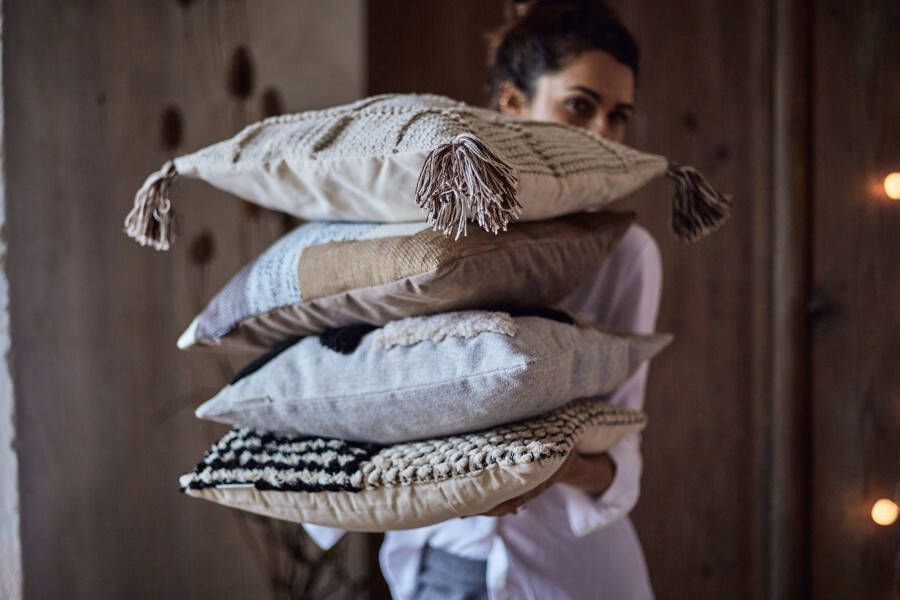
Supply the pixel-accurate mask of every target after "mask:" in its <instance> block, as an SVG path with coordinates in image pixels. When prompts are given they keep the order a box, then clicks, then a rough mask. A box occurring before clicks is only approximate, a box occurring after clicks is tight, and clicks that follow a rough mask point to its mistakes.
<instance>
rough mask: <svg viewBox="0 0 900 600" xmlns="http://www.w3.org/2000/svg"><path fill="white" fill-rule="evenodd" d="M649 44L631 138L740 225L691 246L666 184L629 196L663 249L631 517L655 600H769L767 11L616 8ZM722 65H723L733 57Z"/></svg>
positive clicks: (700, 4)
mask: <svg viewBox="0 0 900 600" xmlns="http://www.w3.org/2000/svg"><path fill="white" fill-rule="evenodd" d="M618 4H619V6H620V8H621V14H622V17H623V19H624V20H625V22H626V23H628V24H629V26H630V27H631V28H632V30H633V31H634V33H635V36H636V37H637V38H638V41H639V43H640V44H641V48H642V50H643V62H642V73H641V76H640V81H639V83H638V113H637V119H636V122H635V123H634V126H633V128H632V131H631V135H630V142H631V143H632V144H633V145H635V146H636V147H638V148H642V149H646V150H649V151H654V152H659V153H662V154H665V155H667V156H669V157H671V158H672V159H673V160H676V161H678V162H682V163H686V164H691V165H694V166H696V167H697V168H699V169H700V170H701V171H702V172H704V173H705V174H706V175H707V176H708V177H709V178H710V179H711V180H712V181H713V182H714V183H715V185H716V186H718V187H719V188H720V189H722V190H726V191H728V192H731V193H732V194H733V195H734V201H735V209H734V214H733V217H732V220H731V222H730V223H729V224H727V225H726V226H725V227H724V228H723V229H722V230H720V232H719V233H718V234H716V235H714V236H711V237H710V238H709V239H706V240H704V241H702V242H700V243H698V244H695V245H692V246H685V245H683V244H680V243H678V242H676V241H674V240H673V239H672V237H671V235H669V232H668V222H669V216H668V202H667V201H668V197H669V195H670V194H671V189H670V184H669V183H668V182H666V183H664V184H659V185H655V186H653V187H651V188H649V189H647V190H645V191H643V192H641V193H639V194H638V195H637V196H636V198H635V199H634V200H633V201H631V202H629V204H630V205H631V206H633V207H634V208H635V209H636V210H637V211H638V212H639V214H640V217H641V222H642V223H643V224H644V225H645V226H646V227H648V228H649V229H650V230H651V232H652V233H653V235H654V237H655V238H656V240H657V242H658V243H659V244H660V248H661V251H662V256H663V264H664V287H663V298H662V307H661V311H660V318H659V322H658V329H660V330H661V331H671V332H674V333H675V342H674V344H673V345H672V346H671V347H670V348H668V349H667V350H666V352H664V353H663V355H662V356H660V357H659V359H658V360H657V361H655V363H654V365H653V367H652V368H651V375H650V385H649V389H648V393H647V403H646V409H647V412H648V414H649V416H650V425H649V427H648V428H647V431H646V433H645V436H644V444H643V451H644V461H645V468H644V476H643V483H642V498H641V500H640V502H639V503H638V506H637V507H636V509H635V510H634V512H633V515H632V516H633V520H634V521H635V525H636V527H637V529H638V532H639V534H640V536H641V539H642V540H643V542H644V548H645V552H646V555H647V561H648V565H649V568H650V574H651V577H652V579H653V584H654V588H655V590H656V592H657V594H658V596H659V597H660V598H726V597H727V598H748V597H759V596H760V595H761V592H762V585H763V582H762V574H763V569H764V566H763V565H764V562H765V556H764V555H763V553H762V543H761V539H762V536H763V535H764V531H765V530H764V524H765V519H766V507H765V504H764V502H763V500H762V494H761V492H762V490H763V488H764V486H765V471H764V469H765V449H766V446H767V439H766V431H767V427H768V422H767V413H768V407H767V405H766V403H767V389H766V382H767V375H768V371H769V368H770V365H769V362H768V351H769V350H768V339H767V329H766V324H767V322H768V319H769V316H770V315H769V302H768V299H769V294H770V282H769V267H770V262H769V261H770V260H771V255H770V240H769V218H770V213H771V195H770V189H771V179H770V158H769V151H770V144H771V138H770V128H771V112H770V94H771V89H770V80H769V77H770V70H769V69H770V60H771V56H770V54H769V44H770V34H769V21H768V19H769V13H768V7H767V3H760V2H729V3H721V2H715V1H696V2H670V3H664V4H660V3H658V2H652V1H648V2H642V1H638V2H627V3H626V2H621V3H618ZM724 57H727V59H726V58H724Z"/></svg>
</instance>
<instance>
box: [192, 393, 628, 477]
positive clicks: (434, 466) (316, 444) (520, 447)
mask: <svg viewBox="0 0 900 600" xmlns="http://www.w3.org/2000/svg"><path fill="white" fill-rule="evenodd" d="M645 422H646V416H645V415H644V413H642V412H640V411H635V410H630V409H625V408H619V407H615V406H611V405H609V404H608V403H607V402H604V401H602V400H597V399H590V400H577V401H574V402H570V403H569V404H567V405H565V406H563V407H561V408H559V409H557V410H554V411H552V412H550V413H547V414H546V415H543V416H540V417H535V418H532V419H528V420H525V421H520V422H518V423H513V424H510V425H504V426H500V427H495V428H492V429H488V430H485V431H480V432H475V433H467V434H460V435H455V436H449V437H444V438H438V439H431V440H424V441H418V442H405V443H401V444H392V445H389V446H379V445H377V444H368V443H356V442H347V441H343V440H336V439H328V438H316V437H297V436H287V435H280V434H273V433H261V432H256V431H252V430H249V429H242V428H235V429H232V430H231V431H230V432H228V433H227V434H225V436H224V437H223V438H222V439H221V440H219V441H218V442H217V443H216V444H214V445H213V446H212V448H211V449H210V450H209V451H208V452H207V453H206V456H205V457H204V459H203V461H202V462H201V463H200V464H199V465H197V468H196V469H195V470H194V471H193V472H192V473H189V474H187V475H185V476H183V477H182V478H181V488H182V491H185V490H188V489H192V490H201V489H205V488H211V487H217V488H229V487H232V488H233V487H247V488H256V489H258V490H280V491H293V492H323V491H344V492H359V491H362V490H364V489H377V488H382V487H390V486H397V485H400V486H403V485H413V484H416V483H434V482H440V481H445V480H447V479H450V478H453V477H464V476H471V475H473V474H477V473H479V472H481V471H483V470H484V469H486V468H488V467H490V466H492V465H500V466H514V465H519V464H526V463H531V462H535V461H541V460H546V459H550V458H555V457H560V456H565V455H566V454H568V453H569V452H570V451H571V450H572V448H573V447H574V446H575V444H576V442H577V441H578V438H579V437H580V436H581V435H582V434H583V433H584V432H585V431H586V430H587V429H588V428H591V427H596V426H606V427H616V426H631V427H634V426H636V425H637V426H643V424H644V423H645Z"/></svg>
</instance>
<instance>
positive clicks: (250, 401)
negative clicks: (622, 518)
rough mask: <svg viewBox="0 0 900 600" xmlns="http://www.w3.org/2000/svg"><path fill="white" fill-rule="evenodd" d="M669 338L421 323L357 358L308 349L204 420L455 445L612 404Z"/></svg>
mask: <svg viewBox="0 0 900 600" xmlns="http://www.w3.org/2000/svg"><path fill="white" fill-rule="evenodd" d="M670 339H671V336H668V335H639V334H626V333H614V332H611V331H608V330H606V329H604V328H602V327H600V326H599V325H596V324H593V323H587V322H580V323H575V324H569V323H565V322H558V321H555V320H551V319H547V318H541V317H515V318H514V317H511V316H510V315H509V314H507V313H502V312H486V311H464V312H454V313H445V314H439V315H434V316H428V317H412V318H408V319H403V320H400V321H394V322H391V323H388V324H387V325H386V326H385V327H384V328H382V329H378V330H376V331H374V332H372V333H369V334H368V335H366V336H365V337H364V338H363V339H362V342H361V343H360V345H359V347H358V348H357V349H356V350H355V351H354V352H352V353H351V354H348V355H344V354H339V353H337V352H334V351H333V350H330V349H328V348H325V347H324V346H322V345H321V344H320V343H319V339H318V338H315V337H308V338H305V339H303V340H300V341H299V342H297V343H295V344H294V345H292V346H290V347H289V348H288V349H286V350H283V351H281V352H280V353H279V354H277V355H276V356H275V357H274V358H272V359H271V360H270V361H269V362H267V363H265V364H264V365H263V366H262V367H260V368H258V369H257V370H255V371H253V372H251V373H250V374H248V375H247V376H245V377H242V378H240V379H238V380H237V381H235V382H234V383H232V384H231V385H228V386H227V387H225V388H224V389H222V390H221V391H220V392H219V393H218V394H217V395H216V396H214V397H213V398H212V399H211V400H209V401H207V402H206V403H204V404H203V405H201V406H200V407H199V408H198V409H197V416H198V417H200V418H204V419H210V420H213V421H219V422H221V423H226V424H229V425H236V426H239V427H248V428H251V429H258V430H264V431H280V432H285V433H291V434H299V435H317V436H324V437H335V438H341V439H346V440H360V441H366V442H377V443H395V442H403V441H408V440H414V439H422V438H426V437H435V436H441V435H451V434H457V433H460V432H464V431H475V430H479V429H484V428H487V427H493V426H495V425H500V424H502V423H509V422H511V421H517V420H519V419H523V418H527V417H532V416H535V415H538V414H542V413H545V412H547V411H548V410H551V409H554V408H557V407H559V406H562V405H563V404H565V403H566V402H569V401H571V400H574V399H576V398H587V397H594V396H599V395H602V394H609V393H611V392H613V391H614V390H615V389H616V388H618V387H619V385H621V384H622V383H624V382H625V380H626V379H628V377H629V376H631V374H633V373H634V372H635V371H636V370H637V369H638V367H639V366H640V365H641V364H643V362H644V361H646V360H649V359H650V358H651V357H652V356H654V355H655V354H656V353H657V352H659V351H660V350H661V349H662V348H663V347H664V346H665V345H666V344H668V343H669V341H670Z"/></svg>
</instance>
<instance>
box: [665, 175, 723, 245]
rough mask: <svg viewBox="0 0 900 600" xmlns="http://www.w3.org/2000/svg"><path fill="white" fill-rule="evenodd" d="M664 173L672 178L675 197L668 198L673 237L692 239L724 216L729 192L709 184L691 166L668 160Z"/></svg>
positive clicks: (720, 223) (696, 237)
mask: <svg viewBox="0 0 900 600" xmlns="http://www.w3.org/2000/svg"><path fill="white" fill-rule="evenodd" d="M666 176H667V177H669V178H671V179H672V180H673V181H674V182H675V197H674V198H673V199H672V231H673V232H674V233H675V237H677V238H678V239H680V240H684V241H686V242H694V241H696V240H699V239H700V238H702V237H705V236H707V235H708V234H710V233H712V232H713V231H715V230H716V229H718V228H719V227H720V226H721V225H722V223H724V222H725V221H726V220H728V217H729V216H730V214H731V196H728V195H726V194H723V193H721V192H719V191H718V190H716V189H715V188H714V187H712V186H711V185H710V184H709V182H708V181H707V180H706V178H705V177H703V175H701V174H700V173H699V172H698V171H697V170H696V169H695V168H693V167H688V166H684V165H677V164H674V163H670V164H669V168H668V169H667V170H666Z"/></svg>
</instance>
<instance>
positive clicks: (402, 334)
mask: <svg viewBox="0 0 900 600" xmlns="http://www.w3.org/2000/svg"><path fill="white" fill-rule="evenodd" d="M518 330H519V328H518V326H516V322H515V321H514V320H513V318H512V317H511V316H509V313H502V312H488V311H483V310H464V311H457V312H450V313H441V314H438V315H431V316H427V317H409V318H407V319H400V320H399V321H391V322H390V323H388V324H387V325H385V326H384V327H382V328H381V329H378V330H377V331H375V332H374V333H373V334H372V337H373V342H372V344H373V345H374V346H375V347H376V348H393V347H394V346H412V345H413V344H418V343H419V342H424V341H432V342H439V341H441V340H443V339H444V338H446V337H448V336H453V337H458V338H462V339H471V338H473V337H475V336H477V335H480V334H482V333H487V332H492V333H502V334H503V335H508V336H509V337H513V336H514V335H516V332H517V331H518Z"/></svg>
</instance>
